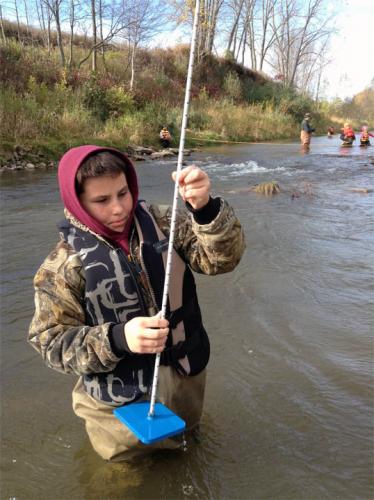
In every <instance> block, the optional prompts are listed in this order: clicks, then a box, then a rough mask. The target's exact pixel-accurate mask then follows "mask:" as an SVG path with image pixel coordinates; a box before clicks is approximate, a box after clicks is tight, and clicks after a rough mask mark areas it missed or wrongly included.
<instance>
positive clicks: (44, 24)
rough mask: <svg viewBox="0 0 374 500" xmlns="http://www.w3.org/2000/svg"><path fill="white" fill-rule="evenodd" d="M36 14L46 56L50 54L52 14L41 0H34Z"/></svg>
mask: <svg viewBox="0 0 374 500" xmlns="http://www.w3.org/2000/svg"><path fill="white" fill-rule="evenodd" d="M35 7H36V13H37V16H38V21H39V27H40V31H41V33H42V39H43V43H44V45H45V47H47V50H48V54H50V52H51V20H52V12H51V10H50V9H49V8H46V6H45V4H44V3H43V1H42V0H41V1H40V3H39V1H38V0H35Z"/></svg>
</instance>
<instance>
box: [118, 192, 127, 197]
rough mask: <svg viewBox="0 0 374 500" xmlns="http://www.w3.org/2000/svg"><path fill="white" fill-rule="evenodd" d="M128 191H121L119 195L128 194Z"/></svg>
mask: <svg viewBox="0 0 374 500" xmlns="http://www.w3.org/2000/svg"><path fill="white" fill-rule="evenodd" d="M127 193H128V191H121V192H120V193H119V196H126V195H127Z"/></svg>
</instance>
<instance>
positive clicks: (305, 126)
mask: <svg viewBox="0 0 374 500" xmlns="http://www.w3.org/2000/svg"><path fill="white" fill-rule="evenodd" d="M310 118H311V114H310V113H305V115H304V119H303V121H302V122H301V132H300V140H301V146H302V148H303V149H305V150H307V149H309V147H310V141H311V138H312V133H313V132H315V130H316V129H315V128H313V127H312V126H311V124H310V123H309V120H310Z"/></svg>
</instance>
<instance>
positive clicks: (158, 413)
mask: <svg viewBox="0 0 374 500" xmlns="http://www.w3.org/2000/svg"><path fill="white" fill-rule="evenodd" d="M149 408H150V403H149V401H141V402H140V403H132V404H129V405H126V406H122V407H121V408H115V409H114V410H113V413H114V415H115V416H116V417H117V418H118V420H120V421H121V422H122V423H123V424H125V425H126V427H128V428H129V429H130V430H131V431H132V432H133V433H134V434H135V436H136V437H138V438H139V439H140V441H141V442H142V443H144V444H152V443H155V442H156V441H161V440H162V439H166V438H168V437H170V436H174V435H175V434H179V433H180V432H183V431H184V429H185V428H186V422H185V421H184V420H182V419H181V418H180V417H178V416H177V415H176V414H175V413H173V412H172V411H171V410H169V408H167V407H166V406H164V405H163V404H162V403H156V404H155V411H154V415H153V417H149V416H148V412H149Z"/></svg>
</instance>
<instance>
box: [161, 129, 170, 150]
mask: <svg viewBox="0 0 374 500" xmlns="http://www.w3.org/2000/svg"><path fill="white" fill-rule="evenodd" d="M160 142H161V145H162V147H163V148H169V147H170V143H171V134H170V132H169V131H168V129H167V127H162V129H161V131H160Z"/></svg>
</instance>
